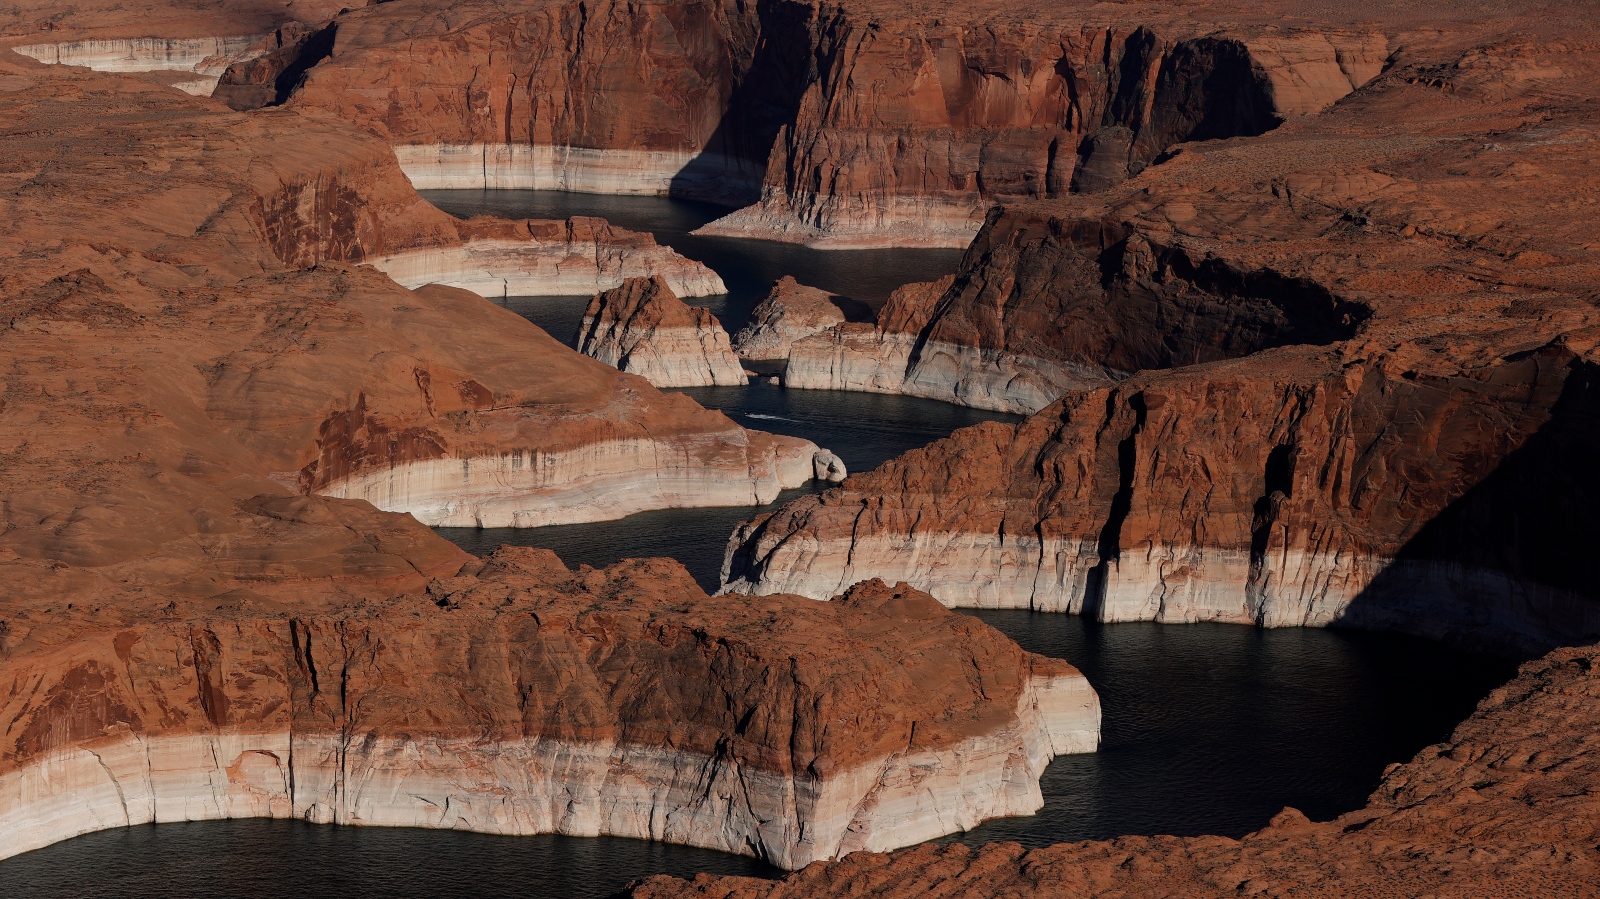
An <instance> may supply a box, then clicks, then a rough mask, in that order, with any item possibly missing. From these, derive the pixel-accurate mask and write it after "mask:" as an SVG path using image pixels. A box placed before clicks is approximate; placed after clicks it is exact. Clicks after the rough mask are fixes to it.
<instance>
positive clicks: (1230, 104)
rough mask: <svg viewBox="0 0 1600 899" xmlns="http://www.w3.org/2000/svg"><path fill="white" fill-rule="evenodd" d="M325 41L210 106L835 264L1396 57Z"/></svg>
mask: <svg viewBox="0 0 1600 899" xmlns="http://www.w3.org/2000/svg"><path fill="white" fill-rule="evenodd" d="M1286 22H1287V23H1291V25H1290V27H1289V28H1287V29H1284V28H1281V27H1279V26H1280V25H1282V24H1284V23H1286ZM329 28H330V29H332V32H333V35H334V36H333V38H332V40H331V43H329V44H328V45H327V46H324V45H323V44H317V45H316V46H315V47H314V48H309V46H308V49H307V50H306V51H305V52H304V53H301V54H298V55H296V54H288V55H285V56H283V57H282V59H281V60H280V61H279V62H277V63H275V64H271V65H260V64H255V65H254V66H253V67H251V66H241V67H236V68H235V70H234V71H233V72H230V73H229V74H228V75H227V76H225V77H224V84H225V85H231V87H230V88H229V89H230V90H234V91H236V92H237V96H239V97H240V98H241V99H240V104H241V105H259V104H261V103H279V102H281V103H286V104H287V105H289V106H291V107H293V108H300V109H306V110H312V109H316V110H321V111H325V112H328V113H331V114H333V115H335V116H337V117H339V118H342V119H344V120H346V121H350V122H354V123H356V124H359V125H361V126H362V127H364V128H367V129H369V130H370V131H372V132H373V133H375V134H377V135H379V136H380V137H383V138H384V139H385V140H387V141H389V142H390V143H391V144H392V145H394V146H395V147H396V152H397V153H398V154H399V156H400V159H401V162H402V165H403V166H404V167H405V170H406V172H407V174H408V175H409V176H411V178H412V180H413V182H414V183H415V184H416V185H417V186H418V187H429V188H433V187H439V188H483V187H489V188H554V189H564V190H579V191H592V192H600V193H645V194H664V195H672V196H682V197H692V198H697V199H705V200H711V201H714V202H720V203H725V204H728V205H732V206H746V205H747V204H751V203H754V204H755V205H753V206H749V208H746V209H742V210H740V211H739V212H736V213H734V214H732V215H730V216H728V217H726V218H724V219H722V220H719V221H718V222H715V223H713V224H711V225H709V226H707V227H706V228H705V229H704V233H708V234H722V235H732V236H745V237H760V238H764V239H775V240H786V241H797V242H804V243H807V244H810V245H813V246H825V247H836V248H845V247H864V246H939V247H952V246H965V245H966V244H967V243H968V242H969V241H970V240H971V239H972V237H973V235H974V234H975V233H976V231H977V229H978V226H979V225H980V224H981V223H982V221H983V219H984V215H985V212H986V210H987V209H988V208H989V206H991V205H992V204H993V203H995V202H997V201H1009V200H1017V199H1025V198H1039V197H1054V196H1061V195H1064V194H1067V193H1069V192H1072V191H1094V190H1101V189H1105V188H1106V187H1109V186H1112V185H1115V184H1117V183H1119V182H1120V181H1122V180H1123V179H1125V178H1127V177H1129V176H1131V175H1136V174H1138V173H1139V172H1140V171H1142V170H1143V169H1144V168H1146V167H1148V166H1149V165H1151V164H1154V163H1156V162H1158V161H1160V160H1162V159H1163V158H1164V157H1165V154H1167V153H1168V151H1169V150H1170V149H1171V148H1172V147H1174V146H1176V145H1178V144H1180V143H1182V142H1185V141H1193V140H1214V139H1221V138H1229V137H1235V136H1242V135H1243V136H1248V135H1256V134H1260V133H1262V132H1264V131H1266V130H1269V129H1271V128H1273V127H1275V126H1276V125H1277V124H1278V123H1280V122H1281V121H1284V120H1286V119H1292V118H1297V117H1301V116H1307V115H1314V114H1317V113H1320V112H1321V111H1323V110H1324V109H1326V108H1327V107H1328V106H1329V105H1330V104H1333V103H1335V102H1337V101H1338V100H1340V99H1341V98H1343V97H1344V96H1346V95H1347V94H1349V93H1350V92H1351V91H1352V90H1353V89H1355V88H1357V87H1360V86H1361V85H1362V84H1364V83H1366V82H1367V81H1368V80H1370V79H1371V78H1372V77H1373V76H1375V75H1376V74H1377V73H1378V72H1379V71H1380V70H1381V69H1382V68H1383V65H1384V62H1385V60H1386V58H1387V57H1388V56H1389V54H1390V52H1391V50H1392V48H1393V47H1392V45H1393V42H1394V41H1393V39H1392V38H1393V36H1391V35H1386V34H1385V33H1383V32H1380V31H1375V30H1372V27H1371V26H1370V25H1365V24H1362V23H1360V22H1358V21H1357V20H1355V19H1351V21H1349V22H1348V23H1338V22H1335V23H1330V22H1329V21H1327V20H1326V19H1324V20H1321V21H1318V22H1317V23H1316V24H1314V25H1313V24H1311V23H1310V22H1299V21H1297V20H1296V17H1295V16H1292V15H1291V16H1289V17H1288V18H1281V17H1280V18H1274V19H1273V20H1271V21H1270V22H1269V21H1267V20H1266V19H1263V18H1262V17H1261V13H1260V11H1259V10H1256V9H1252V8H1248V7H1245V6H1243V5H1231V6H1229V7H1228V8H1226V9H1221V10H1208V11H1207V16H1206V18H1204V19H1203V20H1202V19H1199V18H1196V17H1193V16H1192V15H1190V14H1188V13H1185V12H1183V11H1175V10H1171V9H1168V8H1165V7H1163V6H1158V5H1134V6H1131V7H1129V8H1127V9H1119V10H1116V11H1111V10H1107V9H1106V8H1103V7H1098V6H1093V5H1089V4H1066V5H1061V4H1044V3H1035V4H1024V5H1023V6H1021V7H1017V6H1015V5H1012V6H1008V7H1007V8H1005V9H1004V10H1000V9H992V8H989V6H987V5H983V4H980V5H979V6H977V7H970V6H958V5H943V6H941V8H940V9H939V10H937V11H934V10H928V11H926V14H919V15H914V16H908V15H907V13H906V11H904V10H902V9H897V8H892V7H889V6H888V5H886V4H879V3H870V2H865V3H841V4H833V3H811V2H798V0H763V2H760V3H752V4H732V3H719V2H712V0H696V2H692V3H687V4H681V3H679V4H659V5H658V4H617V3H609V2H608V3H601V4H599V5H593V4H573V3H568V2H560V0H542V2H536V3H525V4H518V5H516V6H515V7H514V8H508V7H506V6H505V5H504V4H502V3H499V2H496V0H475V2H473V3H468V4H466V5H465V6H463V5H462V4H459V3H451V4H448V5H446V4H444V3H443V2H442V0H398V2H395V3H385V4H380V5H376V6H373V7H370V8H366V9H360V10H356V11H352V12H349V13H346V14H344V15H341V16H340V17H339V18H338V19H337V20H336V21H335V22H334V23H332V25H330V26H329ZM325 43H326V42H325ZM291 72H292V73H293V74H292V75H290V74H286V73H291ZM424 72H425V73H426V74H425V75H423V74H421V73H424ZM291 81H292V82H293V83H290V82H291ZM269 88H270V90H269ZM250 98H254V99H250Z"/></svg>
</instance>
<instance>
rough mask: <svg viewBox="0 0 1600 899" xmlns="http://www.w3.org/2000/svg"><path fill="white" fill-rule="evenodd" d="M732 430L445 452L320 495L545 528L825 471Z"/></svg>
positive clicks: (741, 502)
mask: <svg viewBox="0 0 1600 899" xmlns="http://www.w3.org/2000/svg"><path fill="white" fill-rule="evenodd" d="M761 436H762V438H764V439H762V440H759V441H751V442H750V443H747V444H735V443H732V442H730V441H729V440H728V437H727V435H726V434H711V435H707V436H705V437H703V438H697V437H693V436H686V437H681V438H677V439H672V440H655V439H648V438H644V439H633V440H612V441H604V442H600V443H593V444H588V445H586V446H581V447H578V448H576V449H570V450H564V451H557V452H544V451H538V450H523V451H514V452H508V453H503V454H500V455H494V456H478V457H473V458H440V459H427V460H422V461H415V462H407V463H402V464H398V465H395V466H393V467H389V468H382V469H376V470H368V471H363V472H361V473H359V474H356V475H353V476H351V477H348V478H344V479H342V480H339V481H336V482H334V483H332V484H330V485H328V486H327V487H325V488H323V489H321V490H319V491H318V492H319V493H321V494H322V495H324V496H333V497H339V498H341V499H363V500H366V501H368V502H370V503H372V504H373V505H374V506H377V507H378V508H380V509H383V510H384V511H387V512H409V513H410V514H411V515H412V516H414V517H415V518H416V519H417V520H418V521H420V522H422V523H423V524H426V525H431V526H434V527H523V528H529V527H543V526H545V525H552V524H574V523H579V522H590V521H610V520H613V519H617V518H623V517H626V516H628V515H632V514H634V513H635V512H644V511H647V510H651V509H687V508H696V507H702V506H756V505H764V504H766V503H770V502H772V501H773V500H775V499H777V497H778V494H779V492H781V491H783V490H786V489H788V488H790V487H799V486H801V485H803V484H805V483H806V482H807V481H809V480H811V479H812V477H813V476H814V475H815V473H816V461H815V460H816V458H817V454H818V453H819V450H818V448H817V446H816V444H813V443H811V442H810V441H806V440H796V439H793V438H787V437H769V436H767V435H761Z"/></svg>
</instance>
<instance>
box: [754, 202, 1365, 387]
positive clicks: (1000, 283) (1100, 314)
mask: <svg viewBox="0 0 1600 899" xmlns="http://www.w3.org/2000/svg"><path fill="white" fill-rule="evenodd" d="M1158 240H1159V241H1160V242H1158V243H1154V244H1153V243H1152V242H1151V239H1149V238H1147V237H1146V236H1144V235H1141V234H1133V233H1129V232H1128V229H1126V228H1122V227H1120V226H1109V227H1108V226H1106V225H1104V224H1103V223H1100V222H1096V221H1093V220H1089V221H1084V220H1074V219H1071V218H1068V217H1061V216H1058V215H1056V214H1054V212H1053V211H1051V210H1049V208H1048V207H1043V208H1035V207H1027V206H1022V207H1016V208H1011V209H1005V210H997V211H996V212H995V213H994V214H993V215H992V216H991V217H990V219H989V221H988V223H987V224H986V225H985V227H984V230H983V231H982V232H981V233H980V234H979V235H978V237H977V238H976V239H975V240H974V241H973V243H972V246H971V247H970V248H969V249H968V251H967V253H966V255H965V257H964V258H963V260H962V263H961V269H960V271H959V272H958V273H957V274H956V275H955V276H953V277H951V278H946V279H942V280H940V281H937V282H933V283H929V284H912V285H907V286H906V287H903V288H901V289H900V290H898V291H896V293H895V294H894V295H893V296H892V297H890V299H889V302H888V303H887V304H886V305H885V306H884V309H883V313H882V315H881V317H880V321H879V323H878V325H877V327H876V328H868V327H864V326H861V325H855V326H850V325H846V326H843V327H838V328H835V329H834V330H833V331H831V332H827V333H824V334H822V335H819V336H817V337H813V338H808V339H807V340H806V341H803V342H802V343H800V344H799V345H797V346H796V347H795V348H794V350H793V352H792V353H791V356H790V360H789V366H788V370H787V373H786V376H785V382H786V383H787V384H788V385H789V386H792V387H802V388H818V389H833V390H865V391H871V392H879V393H902V394H909V395H912V396H925V397H930V398H932V399H940V400H945V401H947V402H954V403H960V404H962V405H967V406H975V407H978V408H985V409H996V410H1000V411H1005V412H1021V413H1031V412H1037V411H1039V410H1040V409H1042V408H1044V407H1045V406H1047V405H1049V404H1050V403H1051V402H1053V401H1054V400H1055V399H1056V398H1057V397H1060V396H1061V395H1062V394H1064V393H1067V392H1068V391H1072V390H1083V389H1092V388H1095V387H1099V386H1103V385H1109V384H1115V383H1117V382H1118V381H1121V380H1122V379H1124V378H1126V377H1127V376H1128V374H1129V373H1131V372H1134V371H1139V370H1148V369H1162V368H1172V367H1175V366H1181V365H1186V364H1193V363H1198V362H1206V361H1211V360H1217V359H1227V358H1235V357H1240V356H1246V355H1249V354H1251V353H1255V352H1259V351H1261V350H1264V349H1268V348H1271V347H1275V346H1282V345H1286V344H1299V343H1310V344H1327V343H1331V342H1333V341H1335V340H1339V339H1343V338H1346V337H1349V336H1350V335H1351V334H1353V333H1354V330H1355V328H1356V326H1357V325H1358V324H1359V323H1360V322H1361V321H1363V320H1364V319H1365V318H1366V317H1367V316H1368V315H1369V314H1370V310H1368V309H1367V307H1366V306H1364V305H1362V304H1360V303H1356V302H1350V301H1347V300H1341V299H1339V298H1336V297H1334V296H1333V295H1331V294H1330V293H1329V292H1328V291H1327V290H1326V289H1324V288H1322V287H1320V286H1319V285H1317V284H1316V283H1314V282H1312V281H1308V280H1305V279H1296V278H1288V277H1283V276H1281V275H1279V274H1277V273H1275V272H1272V271H1259V270H1258V271H1251V270H1248V269H1241V268H1239V267H1235V266H1232V265H1230V264H1228V263H1227V262H1225V261H1223V260H1222V259H1220V258H1217V257H1216V256H1209V257H1207V256H1199V255H1198V254H1193V253H1191V252H1190V251H1189V250H1188V249H1187V248H1185V247H1183V246H1181V245H1168V242H1167V241H1165V240H1164V239H1159V238H1158Z"/></svg>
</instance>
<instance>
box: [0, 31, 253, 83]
mask: <svg viewBox="0 0 1600 899" xmlns="http://www.w3.org/2000/svg"><path fill="white" fill-rule="evenodd" d="M261 38H262V35H259V34H247V35H239V36H235V37H195V38H160V37H138V38H119V39H115V40H82V41H65V42H62V43H56V44H23V45H20V46H15V47H12V48H10V49H12V50H15V51H16V52H18V53H21V54H22V55H23V56H28V57H32V58H33V59H37V60H38V61H40V62H42V63H47V64H50V65H62V66H86V67H88V68H91V69H94V70H96V71H100V72H158V71H167V70H173V71H185V72H197V73H200V74H203V75H210V76H212V77H213V79H215V78H216V77H217V76H220V75H221V74H222V73H223V71H224V70H226V69H227V68H228V64H229V63H230V62H232V61H233V60H234V59H236V58H238V57H240V56H241V55H242V54H244V53H245V51H247V50H249V49H250V48H251V47H252V46H253V45H254V44H255V43H256V42H257V41H260V40H261ZM213 83H214V82H213Z"/></svg>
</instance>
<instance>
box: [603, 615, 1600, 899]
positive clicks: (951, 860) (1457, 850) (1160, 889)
mask: <svg viewBox="0 0 1600 899" xmlns="http://www.w3.org/2000/svg"><path fill="white" fill-rule="evenodd" d="M1597 689H1600V650H1597V649H1596V648H1595V647H1593V646H1589V647H1584V648H1582V649H1560V650H1556V651H1554V652H1552V653H1550V654H1549V655H1547V656H1545V657H1544V658H1542V659H1539V660H1537V661H1533V662H1529V663H1528V664H1526V665H1524V666H1523V668H1522V671H1521V673H1520V674H1519V675H1518V676H1517V677H1516V679H1514V680H1512V681H1511V682H1510V683H1509V684H1506V685H1505V686H1504V687H1501V688H1500V689H1498V690H1496V691H1495V692H1493V693H1491V694H1490V695H1489V697H1488V698H1487V699H1485V700H1484V701H1483V702H1482V703H1481V704H1480V705H1479V706H1478V710H1477V712H1476V713H1475V714H1474V715H1473V716H1472V717H1471V718H1469V719H1467V721H1466V722H1465V723H1463V724H1462V725H1461V726H1460V727H1458V728H1457V729H1456V732H1455V733H1454V734H1453V735H1452V736H1451V737H1450V739H1449V740H1447V741H1446V742H1443V743H1439V744H1435V745H1433V746H1429V747H1427V748H1426V749H1423V750H1422V751H1421V752H1419V753H1418V754H1417V756H1416V758H1414V759H1412V760H1410V761H1409V762H1407V763H1406V764H1403V765H1393V766H1391V767H1390V769H1389V771H1387V772H1386V773H1385V775H1384V778H1383V781H1382V783H1381V784H1379V786H1378V789H1377V790H1376V791H1375V792H1374V793H1373V794H1372V797H1371V798H1370V799H1369V800H1368V802H1367V806H1366V808H1363V809H1360V810H1359V811H1354V812H1351V813H1350V814H1347V815H1344V816H1342V817H1340V818H1338V819H1337V820H1334V821H1327V822H1316V823H1313V822H1311V821H1308V820H1306V817H1305V816H1304V815H1302V814H1300V813H1299V812H1297V811H1295V810H1294V809H1285V810H1284V811H1283V812H1282V813H1281V814H1279V815H1278V816H1277V817H1276V818H1274V819H1273V821H1272V823H1271V825H1270V826H1268V827H1266V828H1263V829H1262V830H1260V831H1257V832H1256V833H1253V834H1250V835H1249V836H1246V837H1244V838H1243V839H1239V840H1231V839H1226V838H1223V837H1160V836H1155V837H1122V838H1119V839H1116V840H1107V841H1093V842H1082V843H1065V844H1062V845H1057V846H1050V847H1047V848H1043V849H1034V850H1031V851H1024V850H1023V848H1022V847H1021V846H1018V845H1017V844H1015V843H990V844H988V845H985V846H981V847H976V848H974V847H968V846H963V845H961V844H954V845H948V846H935V845H924V846H919V847H917V848H915V849H909V850H906V851H903V852H898V853H895V854H893V855H881V854H874V853H866V852H858V853H856V854H854V855H851V856H849V857H848V858H845V859H843V860H841V861H839V862H836V863H833V864H826V865H813V866H811V867H809V868H807V869H806V870H804V871H802V872H800V873H798V874H794V875H791V876H790V877H789V878H787V879H785V880H782V881H778V882H773V881H768V880H758V879H754V878H744V877H712V876H709V875H701V876H700V877H698V878H696V880H695V881H694V882H693V883H688V882H685V881H682V880H677V879H674V878H670V877H654V878H651V879H649V880H648V881H646V882H644V883H643V884H639V885H636V886H635V887H634V888H633V889H632V890H631V892H630V894H629V895H631V896H632V897H634V899H689V897H693V899H833V897H839V899H843V897H847V896H849V897H856V896H875V897H883V899H901V897H906V899H910V897H917V899H923V897H927V899H958V897H969V896H1008V897H1010V896H1015V897H1027V899H1068V897H1071V899H1080V897H1088V899H1111V897H1125V896H1140V897H1150V899H1222V897H1232V896H1240V895H1247V896H1249V895H1254V896H1285V897H1289V896H1292V897H1296V899H1301V897H1304V899H1324V897H1326V899H1344V897H1349V896H1441V897H1443V896H1449V897H1468V896H1472V897H1489V899H1499V897H1518V896H1541V897H1552V899H1568V897H1570V899H1581V897H1588V896H1593V895H1595V894H1596V893H1597V892H1600V864H1597V862H1596V859H1595V854H1594V849H1593V847H1594V844H1595V842H1596V840H1597V839H1600V832H1597V828H1596V821H1597V820H1600V819H1597V817H1596V814H1595V811H1596V810H1595V807H1594V806H1595V799H1594V796H1595V793H1596V791H1597V790H1600V755H1597V754H1596V753H1595V752H1594V749H1593V737H1592V734H1593V733H1594V732H1595V728H1596V726H1597V725H1600V710H1597V707H1596V704H1595V702H1594V695H1595V691H1596V690H1597Z"/></svg>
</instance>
